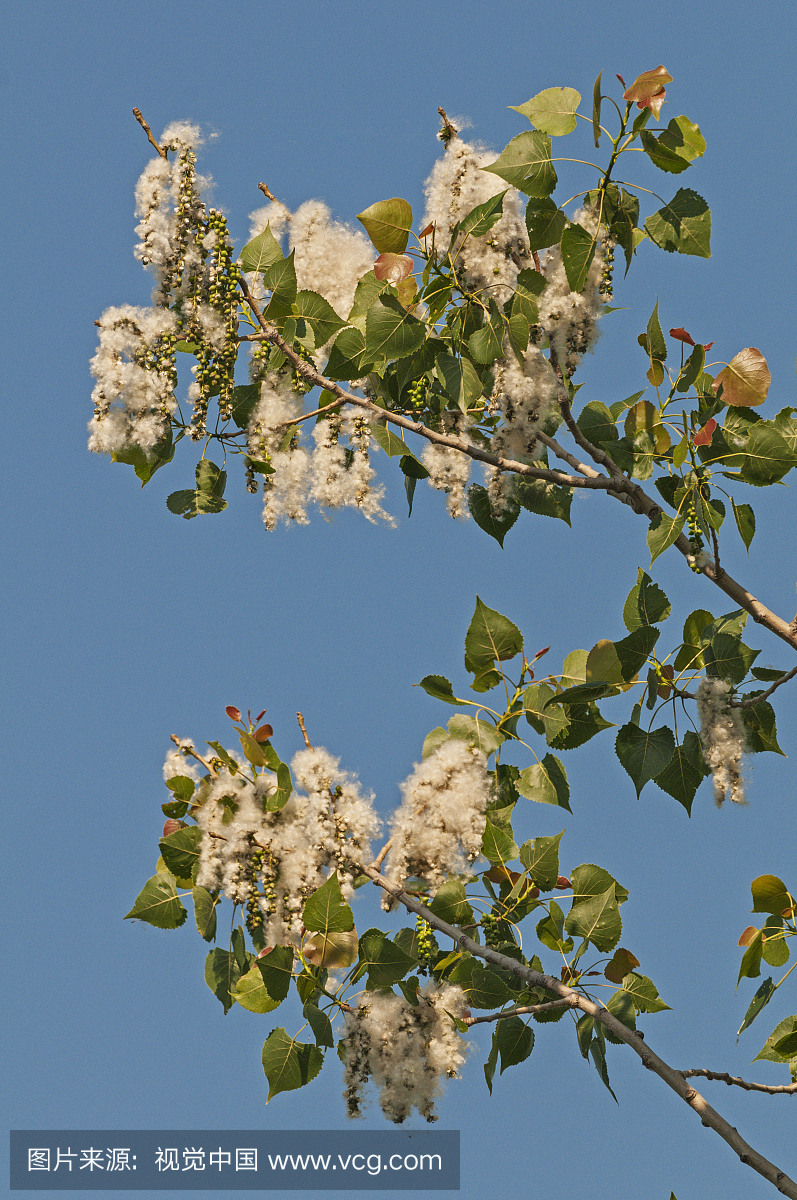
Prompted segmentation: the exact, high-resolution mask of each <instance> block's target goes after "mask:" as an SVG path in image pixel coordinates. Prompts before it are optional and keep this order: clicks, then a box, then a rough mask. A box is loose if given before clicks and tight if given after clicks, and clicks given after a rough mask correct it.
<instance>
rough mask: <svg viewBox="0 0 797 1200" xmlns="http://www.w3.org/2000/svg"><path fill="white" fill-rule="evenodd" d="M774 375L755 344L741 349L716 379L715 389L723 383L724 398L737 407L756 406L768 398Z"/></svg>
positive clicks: (727, 402) (726, 402)
mask: <svg viewBox="0 0 797 1200" xmlns="http://www.w3.org/2000/svg"><path fill="white" fill-rule="evenodd" d="M771 381H772V376H771V375H770V373H769V367H768V366H767V360H766V359H765V358H764V356H763V354H762V353H761V351H760V350H758V349H756V347H755V346H747V347H746V348H745V349H744V350H740V351H739V353H738V354H737V355H735V356H734V357H733V358H732V359H731V361H730V362H729V363H728V365H727V367H724V368H723V369H722V370H721V371H720V373H719V375H718V376H717V377H716V379H715V380H714V391H715V392H716V391H718V390H719V387H720V384H721V385H722V400H723V401H724V402H725V404H731V405H734V406H735V407H737V408H755V407H756V406H757V405H759V404H763V403H764V401H765V400H766V398H767V392H768V391H769V385H770V383H771Z"/></svg>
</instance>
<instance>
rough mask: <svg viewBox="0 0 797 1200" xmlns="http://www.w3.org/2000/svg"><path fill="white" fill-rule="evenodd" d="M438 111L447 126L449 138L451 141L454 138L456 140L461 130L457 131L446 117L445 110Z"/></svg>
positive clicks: (439, 109)
mask: <svg viewBox="0 0 797 1200" xmlns="http://www.w3.org/2000/svg"><path fill="white" fill-rule="evenodd" d="M437 111H438V112H439V113H440V116H441V118H442V121H443V124H444V125H445V128H446V133H447V134H448V138H449V141H450V140H451V139H452V138H455V137H456V136H457V134H458V133H459V130H458V129H455V128H454V126H453V125H452V124H451V122H450V121H449V119H448V117H447V116H446V110H445V109H444V108H438V110H437Z"/></svg>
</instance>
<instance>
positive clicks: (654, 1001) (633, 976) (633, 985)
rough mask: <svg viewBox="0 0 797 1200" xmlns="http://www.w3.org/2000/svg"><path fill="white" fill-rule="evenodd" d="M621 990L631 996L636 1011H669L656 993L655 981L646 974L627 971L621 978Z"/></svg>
mask: <svg viewBox="0 0 797 1200" xmlns="http://www.w3.org/2000/svg"><path fill="white" fill-rule="evenodd" d="M623 991H624V992H625V993H626V994H627V995H628V996H630V997H631V1000H632V1001H633V1005H634V1008H635V1009H636V1011H637V1012H638V1013H657V1012H665V1011H669V1008H670V1006H669V1004H665V1003H664V1001H663V1000H662V998H661V996H660V995H659V993H658V990H657V988H656V985H655V983H653V981H652V980H650V979H648V977H647V975H637V973H636V972H635V971H631V972H629V974H628V975H626V976H625V978H624V979H623Z"/></svg>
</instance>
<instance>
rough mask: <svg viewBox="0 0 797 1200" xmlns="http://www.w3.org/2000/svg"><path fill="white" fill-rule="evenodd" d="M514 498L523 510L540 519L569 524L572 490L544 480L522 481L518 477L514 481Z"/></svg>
mask: <svg viewBox="0 0 797 1200" xmlns="http://www.w3.org/2000/svg"><path fill="white" fill-rule="evenodd" d="M515 496H516V497H517V499H518V500H519V502H520V504H521V505H522V506H523V508H525V509H528V511H529V512H532V513H536V514H537V515H538V516H541V517H554V518H556V519H558V520H560V521H564V522H565V523H566V524H567V525H569V524H570V505H571V504H572V502H573V489H572V488H568V487H560V486H559V484H557V483H549V482H548V481H547V480H545V479H524V478H522V476H518V478H517V480H516V481H515Z"/></svg>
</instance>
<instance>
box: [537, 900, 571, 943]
mask: <svg viewBox="0 0 797 1200" xmlns="http://www.w3.org/2000/svg"><path fill="white" fill-rule="evenodd" d="M535 932H536V934H537V937H538V938H539V939H540V941H541V942H542V944H543V946H547V947H548V949H549V950H553V951H556V952H558V953H561V954H569V953H570V951H571V950H572V949H573V939H572V938H565V916H564V913H563V912H562V910H561V908H560V907H559V905H558V904H557V903H556V901H555V900H549V901H548V915H547V917H543V919H542V920H541V921H538V922H537V927H536V930H535Z"/></svg>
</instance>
